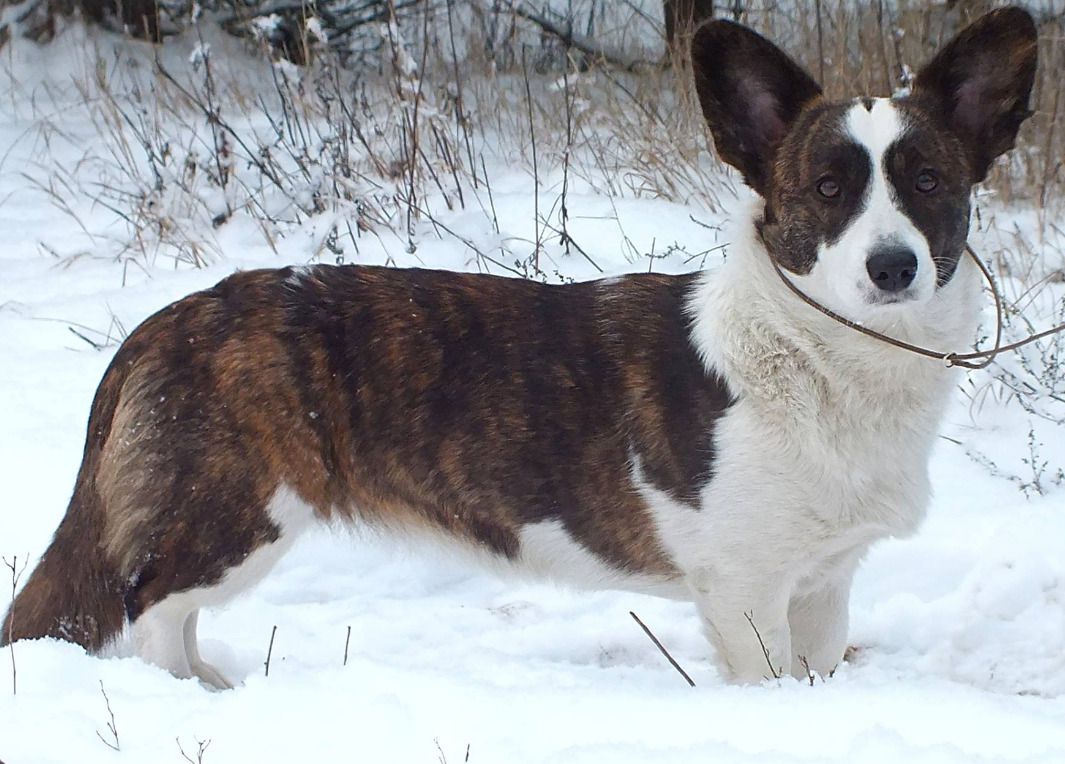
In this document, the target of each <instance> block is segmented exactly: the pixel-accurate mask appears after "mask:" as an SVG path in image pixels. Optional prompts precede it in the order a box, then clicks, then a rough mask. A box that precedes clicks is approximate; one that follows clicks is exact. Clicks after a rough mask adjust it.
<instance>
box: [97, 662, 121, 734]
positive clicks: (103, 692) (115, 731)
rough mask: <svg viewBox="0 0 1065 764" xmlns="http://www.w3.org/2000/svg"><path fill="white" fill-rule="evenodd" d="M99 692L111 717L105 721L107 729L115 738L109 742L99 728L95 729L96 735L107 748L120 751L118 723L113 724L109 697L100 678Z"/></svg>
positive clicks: (113, 716)
mask: <svg viewBox="0 0 1065 764" xmlns="http://www.w3.org/2000/svg"><path fill="white" fill-rule="evenodd" d="M100 694H101V695H103V696H104V703H105V704H107V715H108V716H109V717H111V720H110V721H109V722H107V730H108V731H109V732H110V733H111V737H113V738H114V739H115V742H113V743H112V742H110V741H108V740H106V739H105V738H104V736H103V735H101V734H100V730H96V737H98V738H100V742H101V743H103V744H104V745H106V746H107V747H108V748H110V749H112V750H115V751H121V750H122V746H121V745H120V744H119V742H118V725H117V724H115V712H114V711H112V710H111V699H110V698H109V697H107V691H106V690H104V681H103V680H102V679H101V680H100Z"/></svg>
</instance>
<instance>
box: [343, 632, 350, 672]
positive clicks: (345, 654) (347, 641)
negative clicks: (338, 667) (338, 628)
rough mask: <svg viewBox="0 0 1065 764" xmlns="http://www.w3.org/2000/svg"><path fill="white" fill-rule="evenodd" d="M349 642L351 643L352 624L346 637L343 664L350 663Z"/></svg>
mask: <svg viewBox="0 0 1065 764" xmlns="http://www.w3.org/2000/svg"><path fill="white" fill-rule="evenodd" d="M349 644H351V627H350V626H349V627H348V635H347V636H346V637H345V638H344V663H343V665H345V666H347V665H348V645H349Z"/></svg>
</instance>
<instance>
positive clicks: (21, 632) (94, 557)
mask: <svg viewBox="0 0 1065 764" xmlns="http://www.w3.org/2000/svg"><path fill="white" fill-rule="evenodd" d="M123 355H124V354H123V353H122V352H121V350H120V351H119V356H116V358H115V361H114V362H113V363H112V364H111V367H110V368H109V369H108V370H107V373H106V374H105V375H104V378H103V381H102V382H101V383H100V387H99V388H98V389H97V391H96V397H95V399H94V400H93V404H92V414H91V416H90V418H89V430H88V434H87V436H86V440H85V452H84V455H83V456H82V462H81V469H80V470H79V471H78V478H77V482H76V483H75V486H74V495H73V496H72V497H71V499H70V504H69V506H68V507H67V513H66V516H65V517H64V518H63V521H62V522H61V523H60V525H59V528H58V529H57V530H56V532H55V536H54V537H53V538H52V543H51V544H50V545H49V546H48V549H47V550H46V551H45V553H44V556H43V557H42V558H41V560H40V562H39V563H38V564H37V567H36V568H35V569H34V570H33V573H32V574H31V575H30V577H29V580H28V581H27V582H26V585H25V586H24V587H23V588H22V591H20V592H19V594H18V596H17V597H16V598H15V600H14V602H12V603H11V607H10V609H9V610H8V612H7V616H6V617H5V618H4V622H3V631H2V632H0V646H3V645H6V644H8V643H10V642H14V641H16V640H19V639H34V638H37V637H57V638H60V639H65V640H68V641H70V642H76V643H78V644H79V645H82V646H83V647H85V648H86V649H87V650H90V651H97V650H99V649H100V648H102V647H103V646H104V645H105V644H107V642H108V641H109V640H110V639H112V638H113V637H115V636H116V635H117V634H118V633H119V632H120V631H121V630H122V628H123V626H124V623H125V607H124V604H123V590H124V588H125V582H124V581H123V580H122V578H123V577H122V576H121V575H120V572H119V570H118V567H117V566H116V565H114V564H113V563H112V562H111V561H110V560H109V559H108V554H107V551H106V546H105V543H104V541H105V539H104V532H105V523H104V520H105V518H104V506H103V502H102V500H101V498H100V494H99V492H98V491H97V487H96V473H97V470H98V468H99V463H100V455H101V451H102V449H103V445H104V443H105V442H106V441H107V437H108V435H109V434H110V432H111V424H112V420H113V419H114V415H115V409H116V408H117V406H118V401H119V397H120V395H121V392H122V385H123V383H124V381H125V378H126V376H127V374H128V372H127V369H128V367H129V364H127V363H125V362H120V358H121V357H122V356H123Z"/></svg>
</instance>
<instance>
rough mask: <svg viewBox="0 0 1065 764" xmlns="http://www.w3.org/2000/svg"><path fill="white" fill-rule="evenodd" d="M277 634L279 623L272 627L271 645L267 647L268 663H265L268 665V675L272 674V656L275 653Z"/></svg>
mask: <svg viewBox="0 0 1065 764" xmlns="http://www.w3.org/2000/svg"><path fill="white" fill-rule="evenodd" d="M276 634H277V625H276V624H275V625H274V628H272V629H270V646H269V647H267V648H266V663H264V664H263V665H264V666H266V676H270V656H272V655H273V654H274V635H276Z"/></svg>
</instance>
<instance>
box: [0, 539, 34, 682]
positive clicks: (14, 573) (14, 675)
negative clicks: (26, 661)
mask: <svg viewBox="0 0 1065 764" xmlns="http://www.w3.org/2000/svg"><path fill="white" fill-rule="evenodd" d="M28 559H29V555H26V560H24V561H23V563H22V567H21V568H20V567H19V566H18V555H17V554H16V555H15V556H14V557H12V558H11V560H10V561H9V560H8V559H7V558H6V557H4V558H3V561H4V565H6V566H7V569H8V570H10V571H11V612H10V613H9V618H8V622H7V646H8V649H9V650H10V651H11V694H12V695H18V670H17V668H16V666H15V593H16V592H17V591H18V582H19V579H20V578H22V574H23V573H25V572H26V562H27V561H28Z"/></svg>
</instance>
